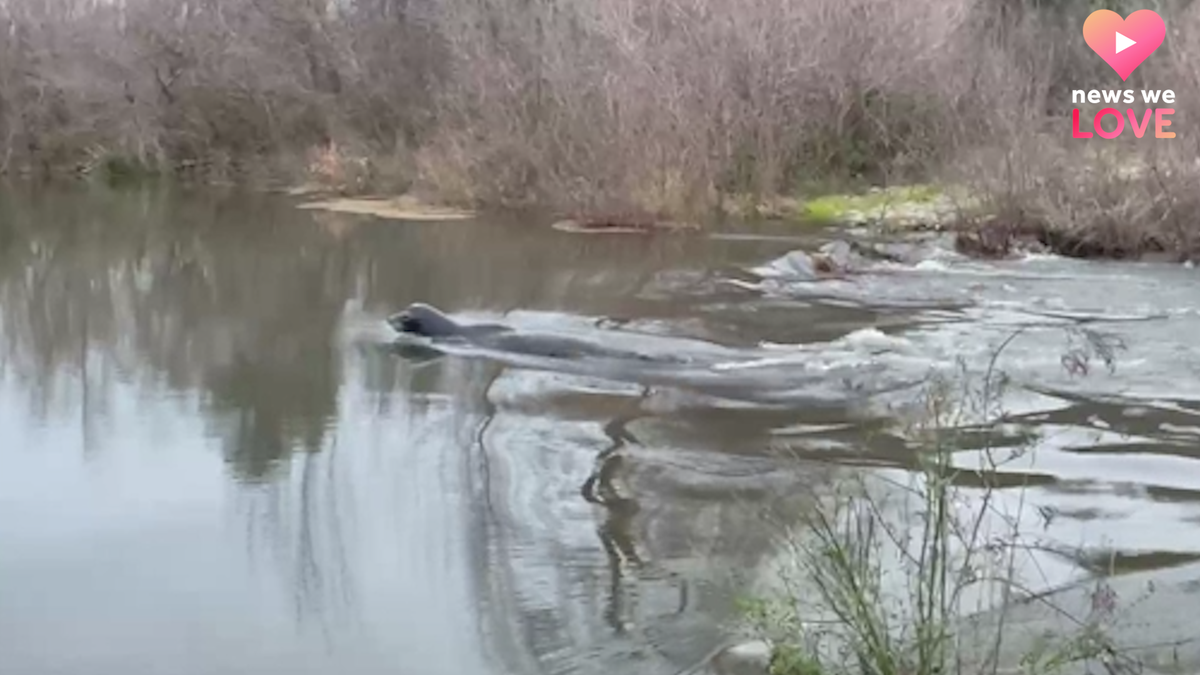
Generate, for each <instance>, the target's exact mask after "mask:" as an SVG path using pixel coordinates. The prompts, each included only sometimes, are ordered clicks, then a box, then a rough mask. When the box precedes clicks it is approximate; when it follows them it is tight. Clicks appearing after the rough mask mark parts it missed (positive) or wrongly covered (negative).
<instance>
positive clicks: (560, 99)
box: [0, 0, 1200, 246]
mask: <svg viewBox="0 0 1200 675" xmlns="http://www.w3.org/2000/svg"><path fill="white" fill-rule="evenodd" d="M1092 4H1093V3H1091V2H1089V1H1088V0H1062V1H1061V2H1055V3H1042V2H1033V1H1032V0H916V1H914V2H903V3H901V2H894V1H891V0H812V1H811V2H805V3H796V2H789V1H788V0H746V1H745V2H739V3H728V2H720V1H718V0H661V1H659V2H652V3H647V2H636V1H635V0H557V1H553V2H552V1H550V0H521V1H520V2H517V1H516V0H442V1H441V2H434V1H433V0H349V1H346V2H336V3H335V2H330V1H329V0H300V1H293V0H225V1H222V2H216V1H215V0H198V1H197V0H188V1H186V2H185V1H184V0H128V2H125V3H115V4H108V3H82V2H76V1H74V0H47V1H46V2H42V3H32V2H21V3H18V2H8V3H0V170H4V171H27V170H38V171H41V170H53V169H63V168H66V169H73V170H81V171H91V170H93V169H94V167H96V166H99V165H103V164H105V163H106V162H108V161H109V160H108V159H107V158H117V159H118V160H119V161H120V162H122V163H124V164H126V165H129V166H139V167H143V168H146V169H150V170H168V171H180V170H185V171H186V172H187V173H188V174H189V175H200V176H208V177H212V176H218V177H223V178H232V177H236V176H238V175H250V174H255V172H256V171H257V172H258V173H264V172H265V173H267V174H271V173H276V174H280V175H281V177H282V178H283V179H285V180H290V181H297V180H299V179H300V178H301V177H303V176H304V174H305V173H306V169H307V168H308V167H310V166H311V164H310V162H308V161H307V157H308V156H309V155H310V154H311V153H313V152H322V151H323V149H324V150H328V149H329V148H332V147H338V148H340V149H342V150H346V151H349V152H350V154H352V155H356V156H358V157H360V158H363V159H365V160H366V161H367V163H368V164H369V167H368V168H366V169H364V170H363V173H364V174H365V175H366V177H365V178H362V177H360V178H361V180H360V178H356V179H354V180H353V181H349V182H343V184H342V185H341V187H340V188H339V189H342V190H354V191H362V190H376V191H378V190H400V189H416V190H419V191H422V192H424V193H427V196H428V197H437V198H441V199H443V200H446V201H455V202H468V203H471V204H474V205H507V206H517V207H522V206H534V205H538V206H547V207H551V208H555V209H561V210H569V211H591V212H605V213H617V214H620V213H628V214H640V215H672V216H683V217H697V218H698V217H701V216H703V215H704V214H707V213H709V212H711V211H712V210H713V209H714V208H720V207H721V206H723V205H724V203H725V202H727V201H730V200H733V201H738V200H742V199H743V198H746V197H748V198H751V199H755V198H760V197H773V196H780V195H782V196H795V195H797V194H798V193H803V192H805V191H807V190H809V189H811V188H812V186H813V185H816V184H828V183H830V182H834V183H855V182H868V183H873V184H894V183H899V182H908V181H918V180H931V179H932V180H948V181H956V182H959V181H961V182H966V183H970V184H973V185H977V186H978V191H979V192H980V193H982V195H983V196H984V197H985V198H987V199H990V200H992V201H997V200H1000V201H1005V202H1007V203H1009V204H1010V207H1011V205H1014V204H1017V203H1018V202H1021V204H1020V205H1019V207H1018V210H1024V211H1031V212H1032V211H1037V212H1039V213H1041V214H1042V215H1041V217H1044V218H1058V217H1059V216H1060V215H1061V213H1063V212H1068V213H1070V214H1073V215H1071V218H1072V219H1073V220H1072V223H1076V224H1078V223H1084V222H1086V221H1087V220H1088V219H1087V218H1086V217H1084V216H1083V215H1082V214H1083V212H1084V211H1086V208H1084V206H1085V205H1078V204H1074V203H1073V202H1071V200H1070V199H1069V198H1068V195H1070V194H1074V192H1073V190H1075V186H1076V185H1077V184H1078V180H1077V179H1072V180H1073V181H1074V182H1072V183H1071V189H1069V190H1068V189H1066V188H1063V189H1061V190H1051V193H1050V194H1048V195H1042V194H1041V193H1040V192H1039V190H1043V189H1045V185H1044V183H1045V182H1046V181H1048V180H1051V179H1053V177H1054V172H1056V171H1057V170H1058V167H1059V166H1061V165H1062V162H1060V159H1059V156H1060V155H1071V154H1072V153H1075V152H1077V151H1079V150H1080V149H1081V148H1091V147H1092V146H1095V145H1097V144H1098V143H1105V141H1095V139H1093V141H1090V142H1084V141H1080V140H1079V139H1071V138H1070V137H1069V136H1067V134H1068V129H1069V125H1070V107H1071V106H1070V92H1071V91H1072V90H1073V89H1079V88H1083V89H1088V88H1093V87H1095V88H1112V86H1113V84H1114V80H1113V77H1114V76H1113V74H1112V73H1111V70H1110V69H1108V68H1107V66H1106V65H1105V64H1103V63H1102V62H1100V61H1099V60H1098V59H1097V58H1096V57H1095V54H1093V53H1091V52H1090V50H1089V49H1088V48H1087V47H1086V45H1084V44H1083V42H1082V40H1081V39H1080V35H1079V26H1080V25H1081V22H1082V21H1083V18H1084V17H1086V15H1087V13H1088V12H1090V11H1091V9H1092ZM1168 5H1169V7H1167V8H1164V9H1163V12H1164V13H1165V15H1167V16H1168V18H1169V26H1170V27H1171V30H1170V31H1169V37H1168V41H1167V44H1166V45H1164V47H1163V48H1162V50H1161V51H1160V52H1159V53H1158V54H1156V56H1155V59H1153V62H1152V63H1151V62H1148V63H1147V64H1146V65H1145V66H1144V67H1143V68H1142V69H1140V70H1139V71H1138V72H1137V73H1135V76H1134V78H1132V79H1131V80H1130V82H1129V83H1126V86H1129V87H1135V86H1141V85H1146V86H1148V87H1150V88H1173V89H1174V90H1175V91H1176V92H1177V93H1179V94H1180V99H1179V104H1178V106H1177V108H1178V110H1179V112H1178V114H1177V121H1176V124H1177V127H1178V128H1183V127H1184V126H1185V125H1186V124H1189V123H1190V121H1191V117H1190V116H1189V114H1188V113H1187V110H1188V109H1192V108H1195V104H1196V103H1200V99H1197V100H1195V101H1191V100H1190V98H1195V97H1196V94H1195V93H1194V92H1195V91H1196V90H1197V88H1196V87H1194V86H1188V85H1189V84H1197V81H1198V78H1200V61H1198V59H1200V43H1197V42H1196V40H1197V38H1196V37H1195V36H1196V35H1197V34H1200V31H1196V30H1190V27H1193V26H1196V25H1197V24H1200V9H1197V8H1196V7H1192V6H1191V5H1190V4H1189V3H1187V2H1184V1H1183V0H1177V1H1176V2H1173V3H1168ZM1189 97H1190V98H1189ZM1196 138H1197V137H1195V136H1192V140H1189V141H1185V142H1177V143H1176V145H1179V146H1181V148H1180V149H1183V148H1182V146H1184V145H1186V146H1187V149H1188V150H1189V151H1192V152H1193V154H1194V150H1195V148H1194V147H1193V146H1194V144H1195V143H1196ZM1115 145H1118V144H1110V146H1106V148H1109V147H1111V146H1115ZM1149 145H1151V144H1147V143H1142V144H1140V145H1138V146H1127V147H1125V148H1124V152H1127V153H1129V154H1130V155H1136V156H1138V157H1139V158H1141V159H1142V160H1144V162H1143V163H1146V164H1148V165H1155V166H1158V167H1159V168H1160V169H1161V171H1160V172H1159V178H1161V179H1162V183H1163V185H1166V186H1167V187H1169V188H1170V190H1169V191H1168V190H1164V189H1162V188H1161V187H1160V188H1157V189H1156V188H1154V184H1145V185H1142V184H1129V185H1126V184H1120V183H1111V182H1105V181H1100V182H1094V183H1093V184H1094V185H1095V189H1100V188H1105V189H1109V188H1111V189H1120V190H1125V191H1128V192H1129V195H1130V196H1128V199H1129V200H1132V201H1131V203H1130V205H1129V206H1128V207H1127V208H1126V207H1122V206H1120V204H1118V205H1117V207H1118V208H1117V209H1116V211H1115V212H1114V213H1119V214H1122V215H1121V216H1120V217H1121V218H1125V217H1126V216H1128V218H1129V219H1131V220H1130V222H1131V223H1133V224H1134V225H1133V226H1135V227H1140V226H1142V225H1144V219H1145V218H1158V217H1161V213H1159V211H1157V210H1156V209H1158V208H1159V207H1157V206H1155V207H1151V206H1150V205H1151V204H1158V203H1159V201H1161V200H1162V199H1167V197H1165V196H1164V195H1166V194H1167V193H1168V192H1169V193H1170V194H1173V195H1176V196H1175V197H1174V199H1176V200H1178V199H1182V196H1180V195H1179V193H1178V192H1177V191H1176V190H1175V189H1174V188H1173V187H1171V182H1170V180H1168V179H1166V178H1163V177H1165V176H1174V177H1179V176H1181V175H1183V173H1184V172H1185V170H1186V166H1185V165H1184V164H1181V163H1179V162H1178V161H1176V160H1174V159H1172V160H1170V161H1169V162H1167V161H1166V160H1162V159H1158V158H1156V159H1154V160H1153V161H1150V160H1147V158H1146V154H1147V150H1148V146H1149ZM1182 154H1184V153H1181V155H1182ZM1064 161H1065V160H1064ZM1164 162H1166V163H1164ZM1168 169H1169V171H1168ZM308 177H309V178H313V176H308ZM317 178H319V177H317ZM325 179H328V177H325ZM1087 180H1092V179H1087ZM1157 180H1159V179H1156V181H1157ZM1171 180H1174V179H1171ZM1179 180H1183V179H1182V178H1179ZM1068 182H1070V181H1068ZM1085 182H1086V181H1085ZM351 183H353V185H352V184H351ZM360 183H361V184H360ZM1156 190H1157V191H1156ZM1139 191H1144V192H1139ZM1138 194H1143V195H1144V196H1143V197H1139V196H1137V195H1138ZM1154 195H1157V196H1154ZM1043 197H1045V198H1043ZM1156 200H1159V201H1156ZM1168 201H1169V200H1168ZM1044 202H1045V203H1044ZM1174 203H1178V202H1174ZM1087 208H1091V209H1092V210H1095V211H1097V212H1100V211H1105V210H1108V211H1110V212H1113V211H1112V205H1111V204H1108V203H1106V202H1103V201H1101V202H1100V206H1099V207H1098V208H1097V207H1095V206H1091V207H1087ZM1010 210H1011V209H1010ZM1168 220H1169V219H1168ZM1075 226H1076V225H1075V224H1073V225H1071V227H1075ZM1123 245H1124V244H1122V246H1123Z"/></svg>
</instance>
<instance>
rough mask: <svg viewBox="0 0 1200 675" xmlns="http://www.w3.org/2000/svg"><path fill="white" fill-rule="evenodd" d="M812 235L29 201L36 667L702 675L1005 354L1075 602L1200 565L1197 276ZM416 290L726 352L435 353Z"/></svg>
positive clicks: (23, 650)
mask: <svg viewBox="0 0 1200 675" xmlns="http://www.w3.org/2000/svg"><path fill="white" fill-rule="evenodd" d="M797 229H798V228H795V227H785V226H773V227H772V226H762V227H761V228H756V229H753V230H747V229H745V228H742V229H739V230H738V233H737V235H736V236H734V235H729V234H726V235H719V236H714V237H704V238H701V237H682V236H678V237H677V236H665V237H662V238H658V239H654V240H646V239H642V238H638V237H627V236H612V237H598V236H589V235H578V234H568V233H562V232H556V231H553V230H550V229H549V228H547V227H543V226H541V224H539V223H531V222H528V219H521V218H516V217H511V218H508V219H504V218H496V219H490V220H489V221H487V222H449V223H445V222H443V223H435V224H429V223H424V224H422V223H395V222H392V223H385V222H382V221H374V220H372V219H370V218H364V217H357V216H347V215H337V214H329V213H321V212H313V211H302V210H298V209H296V208H295V207H294V203H293V202H292V201H290V200H289V199H285V198H283V197H279V196H272V195H253V194H245V193H239V192H235V191H229V192H221V191H216V190H188V189H184V188H173V189H167V188H162V189H154V190H146V191H125V192H114V191H109V190H105V189H100V188H89V187H84V186H68V187H58V188H54V189H40V190H33V189H29V188H24V187H22V188H12V189H7V190H6V191H3V192H0V669H2V670H3V672H12V673H23V674H28V675H41V674H50V673H54V674H56V675H58V674H62V675H74V674H76V673H78V674H80V675H82V674H84V673H87V674H89V675H90V674H93V673H110V672H111V673H121V674H122V675H141V674H143V673H145V674H150V673H159V672H174V673H181V674H192V673H195V674H202V673H203V674H208V673H233V672H239V673H240V672H245V673H254V674H256V675H261V674H265V673H288V674H297V673H328V672H353V673H399V674H410V673H411V674H413V675H441V674H445V675H462V674H466V673H479V674H480V675H492V674H497V675H498V674H501V673H514V674H519V675H526V674H534V673H554V674H560V673H562V674H565V673H600V672H621V673H645V674H647V675H657V674H659V673H662V674H671V675H674V674H675V673H679V672H681V671H684V670H686V669H688V668H690V667H692V666H694V665H696V664H697V663H699V662H701V661H702V660H703V659H704V658H705V656H706V655H707V654H709V653H710V652H711V651H712V650H713V649H715V648H717V647H719V646H720V645H722V644H723V643H724V642H725V641H726V640H727V639H728V637H729V630H730V622H731V620H732V619H733V618H734V616H735V615H734V614H733V602H734V601H735V600H736V598H737V597H738V595H739V593H741V592H742V591H741V589H742V588H743V587H744V586H743V585H744V584H745V583H747V579H748V577H751V576H754V575H755V574H756V572H755V571H756V570H757V569H759V568H761V567H762V566H763V565H764V564H766V563H767V561H769V560H771V559H772V558H773V557H775V556H776V555H777V553H776V551H775V549H774V547H773V541H772V535H773V534H774V533H775V532H776V531H775V529H774V525H773V524H774V523H778V522H780V519H784V521H786V519H788V518H791V517H794V516H795V514H796V513H798V512H800V511H802V510H803V509H805V508H806V507H807V504H808V502H807V498H806V495H808V494H810V493H812V492H814V490H816V489H819V488H821V487H822V486H827V485H829V484H830V483H831V482H832V481H834V480H836V477H837V476H838V475H842V474H844V473H846V472H864V471H869V472H880V473H887V472H894V473H897V474H903V473H904V472H905V471H906V470H907V468H908V467H910V466H911V465H912V457H913V451H912V450H911V447H912V446H911V444H910V443H908V442H907V441H906V440H905V438H904V435H903V434H902V433H900V432H899V431H897V424H896V421H897V420H900V419H906V416H908V415H909V413H911V411H912V407H913V401H914V400H915V399H914V396H915V394H914V393H913V390H912V389H911V388H907V389H906V388H905V387H906V386H908V385H911V384H912V383H914V382H919V381H920V380H922V379H923V378H926V377H927V376H928V375H929V374H930V373H931V372H937V371H954V369H955V368H958V367H959V362H961V365H962V367H963V368H966V370H967V371H968V373H979V372H981V371H983V370H985V369H986V368H987V366H988V365H989V363H991V355H992V354H993V353H995V351H996V349H997V347H998V346H999V345H1001V344H1002V343H1004V342H1005V341H1006V340H1008V341H1009V342H1008V344H1007V346H1006V347H1005V350H1004V351H1003V352H1002V356H1001V357H1000V358H999V359H997V360H996V365H997V367H998V368H999V369H1003V371H1004V372H1005V373H1006V374H1007V375H1008V377H1009V378H1010V380H1011V381H1010V383H1009V385H1008V387H1007V389H1006V394H1005V396H1004V400H1003V402H1004V405H1005V407H1006V409H1007V410H1008V411H1009V415H1010V417H1011V419H1010V422H1011V424H1010V425H1009V429H1010V431H1011V433H1010V435H1008V436H1006V437H1005V438H1006V439H1007V440H1006V441H1003V442H1011V443H1012V444H1013V445H1014V446H1016V445H1021V446H1022V447H1029V448H1032V449H1033V450H1034V451H1033V452H1029V453H1027V454H1024V455H1022V456H1021V457H1020V458H1019V459H1018V460H1017V461H1014V462H1012V463H1009V464H1007V465H1006V466H1004V467H1003V468H1000V469H998V471H1000V472H1002V474H1003V477H1004V478H1007V479H1010V480H1006V481H1001V482H1002V484H1004V485H1007V486H1011V487H1012V489H1013V491H1014V493H1015V492H1016V491H1017V490H1018V489H1020V492H1021V494H1022V495H1023V499H1024V501H1025V502H1028V504H1030V505H1031V507H1032V508H1036V509H1037V511H1038V513H1040V514H1043V516H1044V518H1043V522H1041V523H1039V524H1038V526H1037V528H1036V531H1034V532H1032V533H1031V534H1030V537H1031V541H1033V540H1034V539H1036V541H1037V542H1038V543H1039V545H1040V546H1041V547H1042V548H1045V549H1047V550H1050V551H1051V554H1049V555H1047V556H1042V557H1039V558H1037V562H1036V569H1037V571H1038V574H1039V575H1040V576H1039V580H1040V581H1041V582H1042V583H1043V584H1044V585H1046V586H1050V585H1054V584H1057V583H1060V582H1062V581H1063V580H1065V579H1068V578H1071V577H1072V576H1074V575H1077V574H1079V573H1080V571H1081V570H1083V569H1086V568H1087V567H1088V565H1093V566H1095V565H1097V564H1100V563H1099V562H1097V561H1105V562H1106V563H1107V564H1113V563H1114V561H1115V564H1117V565H1118V567H1121V568H1129V569H1132V568H1145V567H1153V566H1162V565H1168V564H1175V563H1178V562H1184V561H1188V560H1192V559H1194V558H1196V557H1200V472H1198V471H1196V469H1197V468H1200V462H1198V461H1197V459H1198V458H1200V376H1198V373H1197V368H1200V353H1198V352H1200V347H1197V343H1196V340H1195V336H1196V335H1197V329H1198V328H1200V310H1198V307H1200V302H1198V301H1200V281H1198V277H1197V273H1196V272H1195V271H1194V270H1192V269H1187V268H1183V267H1179V266H1169V265H1150V264H1130V263H1120V264H1118V263H1094V262H1078V261H1065V260H1061V259H1056V258H1050V257H1028V258H1025V259H1022V260H1019V261H1009V262H1003V263H974V262H970V261H965V260H961V259H958V258H956V257H955V256H954V255H952V254H951V253H949V252H948V251H947V250H945V249H944V248H941V247H939V245H938V244H936V243H934V244H930V245H927V246H923V247H919V248H918V249H917V252H916V253H914V256H913V258H912V259H911V260H902V261H900V262H895V263H888V264H882V265H880V266H879V267H878V268H877V269H876V270H875V271H874V272H872V273H870V274H866V275H862V276H856V277H853V278H849V279H845V280H834V281H825V282H820V283H813V282H811V281H806V280H803V279H799V278H796V277H795V275H794V274H792V273H791V271H790V268H789V265H788V263H787V258H786V257H785V256H786V254H787V253H788V252H789V251H791V250H793V249H796V248H809V249H812V248H815V247H816V246H818V245H819V244H820V243H821V242H822V241H823V240H824V239H825V238H827V237H828V236H829V234H828V233H822V232H816V231H810V232H808V233H807V234H803V233H798V231H797ZM414 301H421V302H427V303H431V304H434V305H437V306H439V307H442V308H444V309H445V310H446V311H449V312H452V313H454V314H455V315H456V316H457V317H460V318H463V319H464V320H468V319H475V318H479V319H484V320H489V321H491V320H504V321H508V322H510V323H512V324H514V325H516V326H518V327H522V328H530V329H537V330H541V331H553V332H559V333H570V334H572V335H577V336H582V337H592V338H595V339H598V340H600V341H602V342H604V343H608V344H618V343H621V344H628V345H639V346H642V347H644V348H645V349H646V350H649V351H651V352H659V353H663V354H672V355H686V356H688V357H689V358H691V359H694V361H695V363H697V364H699V365H694V366H669V367H660V368H659V369H658V370H657V371H655V369H654V368H653V367H649V366H646V367H640V366H639V367H637V368H629V367H625V368H622V367H619V366H618V365H617V364H609V365H601V366H598V367H595V368H591V369H587V368H584V369H580V368H570V367H556V366H555V365H554V364H546V363H540V362H533V363H523V362H520V361H516V362H512V361H505V360H504V359H496V358H477V357H473V356H472V355H470V354H465V355H463V354H451V355H448V356H443V357H441V358H431V357H429V356H428V355H421V354H414V353H409V352H403V351H398V350H397V349H396V348H395V347H394V345H391V344H390V343H391V340H392V338H393V336H392V335H391V333H390V331H389V330H388V329H387V328H386V326H385V325H384V324H383V318H384V317H386V316H387V315H388V314H389V313H391V312H394V311H396V310H398V309H399V308H402V307H403V306H404V305H406V304H408V303H410V302H414ZM1018 329H1019V330H1020V331H1021V332H1020V333H1019V334H1018V335H1017V336H1016V337H1012V335H1013V334H1014V331H1016V330H1018ZM1082 329H1091V330H1094V331H1096V332H1097V335H1099V336H1100V337H1096V336H1095V335H1093V337H1092V340H1091V341H1090V342H1089V341H1088V340H1087V339H1086V336H1085V335H1084V334H1083V333H1081V332H1080V331H1081V330H1082ZM1010 338H1011V339H1010ZM1097 344H1099V345H1100V346H1101V347H1102V349H1100V350H1099V351H1100V352H1104V351H1105V349H1103V348H1104V347H1107V348H1108V349H1115V352H1114V354H1115V355H1116V361H1115V363H1114V367H1113V369H1111V370H1110V369H1108V368H1106V367H1104V365H1103V364H1102V361H1103V359H1100V358H1098V357H1101V356H1104V355H1105V354H1103V353H1099V354H1098V353H1097V349H1096V345H1097ZM1087 346H1090V348H1089V349H1087V350H1084V347H1087ZM1119 346H1123V348H1117V347H1119ZM1081 350H1082V351H1081ZM1084 351H1088V352H1089V353H1090V354H1091V360H1090V361H1089V362H1088V367H1087V370H1088V372H1087V373H1086V375H1085V374H1081V373H1080V372H1079V371H1080V370H1081V369H1080V368H1079V367H1076V368H1074V369H1070V368H1065V367H1064V363H1067V365H1071V364H1074V365H1076V366H1079V364H1080V363H1081V362H1080V361H1079V359H1078V358H1076V359H1075V360H1073V361H1072V360H1070V359H1067V360H1066V361H1064V354H1070V353H1076V354H1082V353H1084ZM476 356H478V355H476ZM560 365H561V364H560ZM974 454H976V453H974V451H973V450H972V448H971V447H970V446H969V445H967V446H964V448H963V451H962V452H961V453H958V455H959V457H961V461H962V463H963V466H973V465H974V464H973V463H976V464H977V458H974V457H973V455H974ZM768 523H771V525H769V524H768ZM1068 549H1069V551H1070V552H1072V553H1071V554H1067V553H1066V551H1067V550H1068ZM1035 581H1037V580H1035Z"/></svg>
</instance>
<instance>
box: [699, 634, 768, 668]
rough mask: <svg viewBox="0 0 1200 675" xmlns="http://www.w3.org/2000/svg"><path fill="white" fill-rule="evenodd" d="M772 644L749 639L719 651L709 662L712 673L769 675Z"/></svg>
mask: <svg viewBox="0 0 1200 675" xmlns="http://www.w3.org/2000/svg"><path fill="white" fill-rule="evenodd" d="M771 653H772V650H771V645H770V644H768V643H767V642H766V641H764V640H749V641H747V642H740V643H738V644H735V645H733V646H731V647H726V648H725V649H722V650H721V651H719V652H717V654H716V655H715V656H713V658H712V659H711V660H710V661H709V663H708V672H709V673H711V674H712V675H767V674H768V673H769V672H770V671H771Z"/></svg>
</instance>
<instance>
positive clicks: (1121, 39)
mask: <svg viewBox="0 0 1200 675" xmlns="http://www.w3.org/2000/svg"><path fill="white" fill-rule="evenodd" d="M1114 32H1115V31H1114ZM1136 44H1137V42H1134V41H1133V40H1130V39H1129V38H1127V37H1125V36H1124V35H1121V34H1120V33H1117V53H1118V54H1120V53H1121V52H1123V51H1125V50H1126V49H1129V48H1130V47H1132V46H1134V45H1136Z"/></svg>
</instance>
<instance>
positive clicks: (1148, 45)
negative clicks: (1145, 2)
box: [1083, 9, 1167, 81]
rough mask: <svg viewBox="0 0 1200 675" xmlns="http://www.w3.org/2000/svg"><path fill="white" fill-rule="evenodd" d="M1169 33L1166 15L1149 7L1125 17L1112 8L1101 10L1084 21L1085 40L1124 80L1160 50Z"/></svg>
mask: <svg viewBox="0 0 1200 675" xmlns="http://www.w3.org/2000/svg"><path fill="white" fill-rule="evenodd" d="M1166 35H1167V27H1166V25H1165V24H1164V23H1163V20H1162V17H1161V16H1159V15H1158V13H1156V12H1154V11H1153V10H1149V9H1139V10H1138V11H1136V12H1134V13H1133V14H1130V15H1129V18H1127V19H1124V20H1122V19H1121V15H1120V14H1117V13H1116V12H1114V11H1112V10H1108V9H1098V10H1096V11H1094V12H1092V13H1091V15H1090V16H1088V18H1087V21H1084V22H1083V39H1084V40H1085V41H1086V42H1087V44H1088V46H1089V47H1091V48H1092V51H1094V52H1096V53H1097V54H1099V55H1100V58H1102V59H1104V62H1105V63H1107V64H1108V65H1110V66H1112V69H1113V70H1115V71H1117V74H1118V75H1120V76H1121V81H1125V80H1126V79H1127V78H1128V77H1129V76H1130V75H1131V74H1133V71H1135V70H1137V67H1138V66H1140V65H1142V61H1145V60H1146V57H1148V56H1150V55H1151V54H1153V53H1154V50H1155V49H1158V46H1159V45H1161V44H1162V42H1163V38H1164V37H1166Z"/></svg>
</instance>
